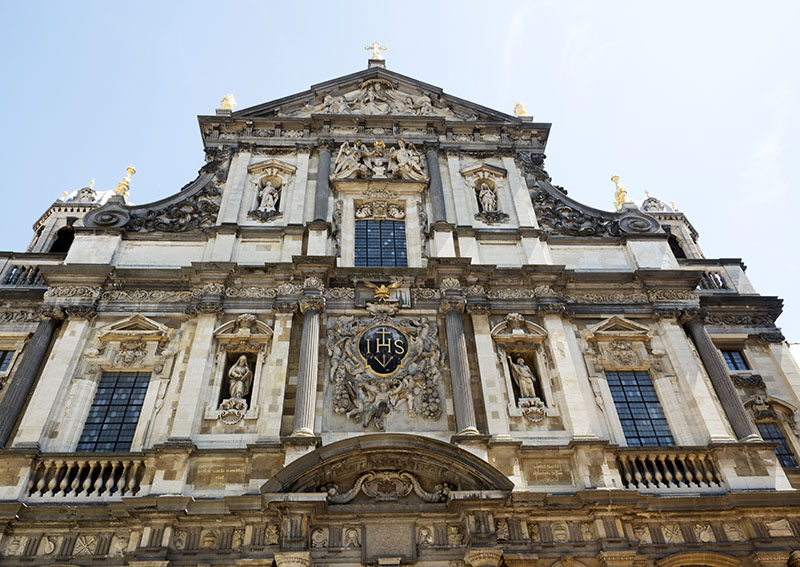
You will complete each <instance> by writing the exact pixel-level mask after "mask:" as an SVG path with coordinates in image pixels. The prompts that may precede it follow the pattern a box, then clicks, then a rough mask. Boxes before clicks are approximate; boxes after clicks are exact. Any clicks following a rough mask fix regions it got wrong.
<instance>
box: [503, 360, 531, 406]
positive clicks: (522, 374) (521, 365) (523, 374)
mask: <svg viewBox="0 0 800 567" xmlns="http://www.w3.org/2000/svg"><path fill="white" fill-rule="evenodd" d="M508 364H509V366H510V368H511V377H512V378H514V382H515V383H516V384H517V387H518V388H519V395H520V397H521V398H535V397H536V386H535V383H536V382H535V380H536V379H535V378H534V376H533V372H531V367H530V366H528V365H527V364H525V359H523V358H522V357H521V356H519V357H517V361H516V362H514V358H513V357H512V356H509V357H508Z"/></svg>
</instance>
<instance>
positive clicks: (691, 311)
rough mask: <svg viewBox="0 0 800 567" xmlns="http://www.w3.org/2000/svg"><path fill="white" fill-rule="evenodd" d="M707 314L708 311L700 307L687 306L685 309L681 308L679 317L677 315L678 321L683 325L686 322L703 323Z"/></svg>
mask: <svg viewBox="0 0 800 567" xmlns="http://www.w3.org/2000/svg"><path fill="white" fill-rule="evenodd" d="M707 315H708V311H707V310H706V309H703V308H702V307H689V308H687V309H682V310H681V314H680V317H678V321H679V322H680V323H681V324H682V325H685V324H687V323H697V322H700V323H703V324H705V318H706V316H707Z"/></svg>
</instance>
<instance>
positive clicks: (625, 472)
mask: <svg viewBox="0 0 800 567" xmlns="http://www.w3.org/2000/svg"><path fill="white" fill-rule="evenodd" d="M619 464H620V468H622V481H623V485H624V486H625V488H629V487H630V485H631V481H632V480H633V475H631V471H630V467H629V465H628V455H624V454H623V455H620V456H619Z"/></svg>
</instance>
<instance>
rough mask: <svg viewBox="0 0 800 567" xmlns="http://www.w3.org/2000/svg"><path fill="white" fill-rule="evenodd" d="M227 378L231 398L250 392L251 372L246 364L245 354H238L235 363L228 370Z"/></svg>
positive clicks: (243, 395) (240, 396) (241, 396)
mask: <svg viewBox="0 0 800 567" xmlns="http://www.w3.org/2000/svg"><path fill="white" fill-rule="evenodd" d="M228 378H229V379H230V384H229V386H228V392H229V394H230V396H231V398H244V397H245V396H246V395H247V394H249V393H250V385H251V384H252V382H253V373H252V372H251V371H250V367H249V366H247V357H246V356H245V355H242V356H240V357H239V359H238V360H237V361H236V364H234V365H233V366H231V369H230V370H228Z"/></svg>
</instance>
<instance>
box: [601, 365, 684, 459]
mask: <svg viewBox="0 0 800 567" xmlns="http://www.w3.org/2000/svg"><path fill="white" fill-rule="evenodd" d="M606 380H607V381H608V386H609V389H610V390H611V397H612V398H613V399H614V406H615V407H616V408H617V416H618V417H619V421H620V424H621V425H622V431H623V433H624V434H625V440H626V441H627V442H628V445H630V446H631V447H646V446H654V445H661V446H670V445H674V444H675V441H674V440H673V439H672V434H671V433H670V430H669V426H668V425H667V421H666V419H665V417H664V411H663V409H662V408H661V404H660V403H659V401H658V396H657V395H656V391H655V388H654V387H653V383H652V381H651V380H650V375H649V374H648V373H647V372H638V371H635V372H631V371H626V372H612V371H609V372H606Z"/></svg>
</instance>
